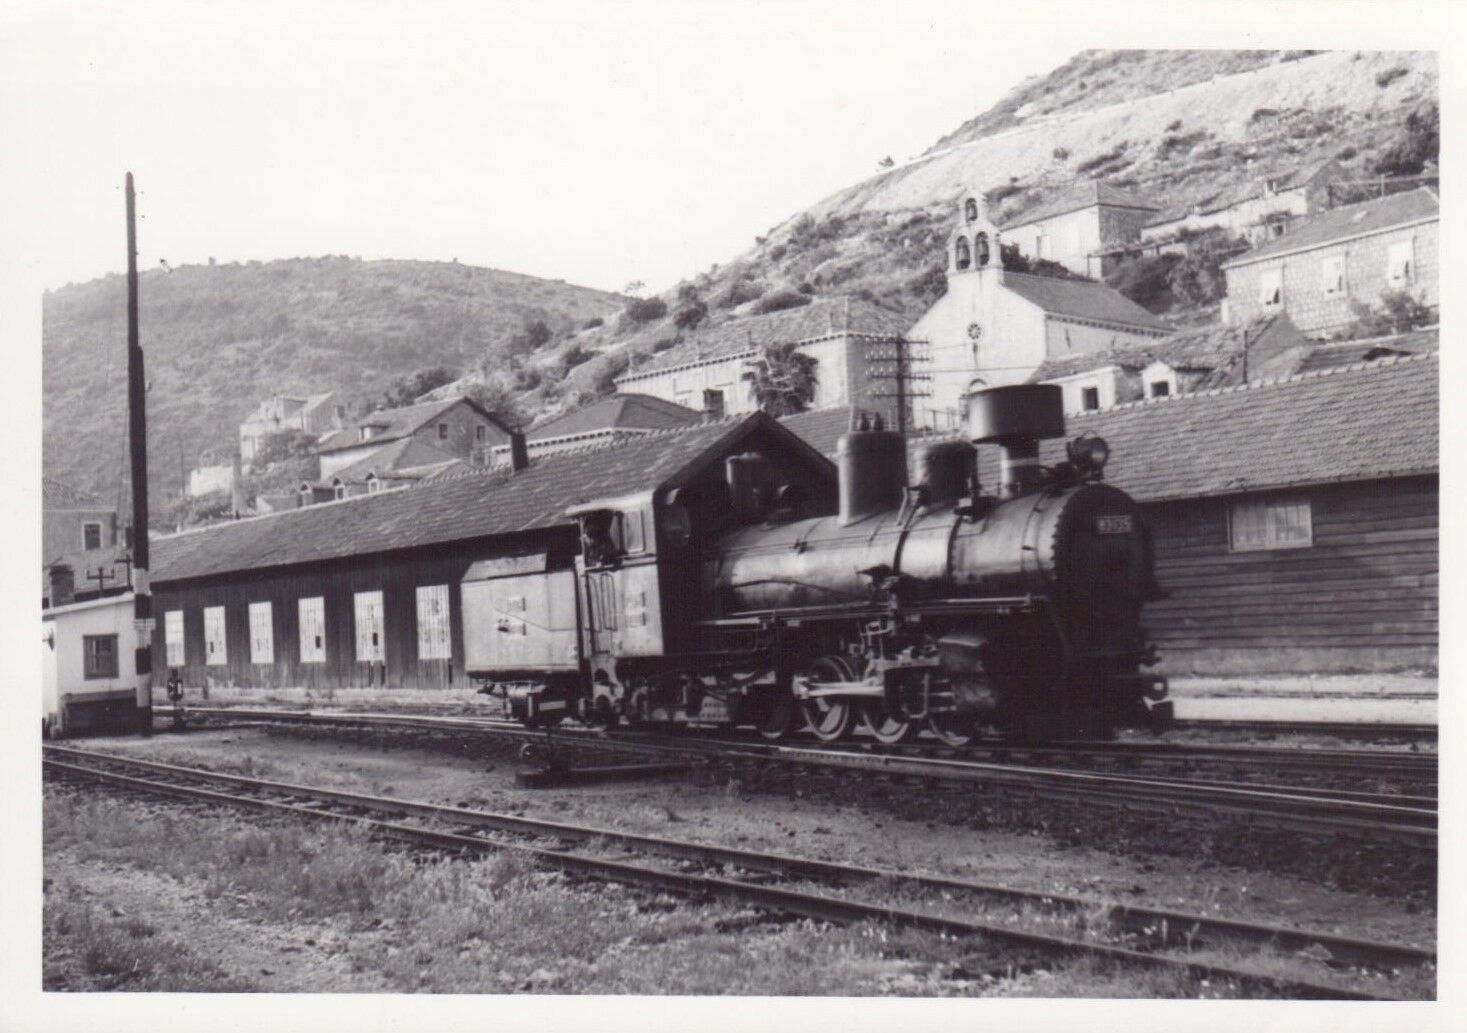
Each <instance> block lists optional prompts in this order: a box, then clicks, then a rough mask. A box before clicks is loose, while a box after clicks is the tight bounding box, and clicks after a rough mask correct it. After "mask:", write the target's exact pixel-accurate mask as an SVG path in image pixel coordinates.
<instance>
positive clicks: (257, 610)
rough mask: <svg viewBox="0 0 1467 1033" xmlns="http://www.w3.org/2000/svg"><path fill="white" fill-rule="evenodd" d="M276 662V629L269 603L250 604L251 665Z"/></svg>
mask: <svg viewBox="0 0 1467 1033" xmlns="http://www.w3.org/2000/svg"><path fill="white" fill-rule="evenodd" d="M274 662H275V627H274V622H273V620H272V619H271V612H270V604H269V603H250V663H252V664H273V663H274Z"/></svg>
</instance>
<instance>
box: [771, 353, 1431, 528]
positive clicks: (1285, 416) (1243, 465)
mask: <svg viewBox="0 0 1467 1033" xmlns="http://www.w3.org/2000/svg"><path fill="white" fill-rule="evenodd" d="M1437 386H1438V362H1437V357H1436V356H1435V355H1429V354H1423V355H1411V356H1406V357H1399V358H1388V359H1384V360H1381V361H1379V362H1374V363H1369V364H1360V365H1355V366H1352V367H1349V368H1347V369H1335V370H1330V371H1328V372H1320V373H1310V374H1306V375H1302V376H1293V377H1288V378H1285V379H1281V380H1273V381H1267V382H1264V383H1259V384H1253V385H1250V386H1247V387H1233V388H1224V389H1222V390H1218V391H1209V392H1205V393H1202V394H1192V395H1179V396H1176V397H1172V398H1164V399H1157V400H1153V401H1147V402H1134V403H1131V404H1129V405H1123V406H1119V407H1117V408H1114V409H1106V410H1103V411H1100V412H1094V413H1082V414H1077V415H1072V416H1069V417H1067V418H1066V430H1065V433H1066V436H1067V437H1068V438H1074V437H1076V436H1077V435H1080V434H1085V433H1090V434H1099V435H1100V436H1101V437H1103V438H1105V439H1106V441H1107V442H1108V443H1109V444H1110V448H1111V459H1110V463H1109V465H1108V466H1107V467H1106V472H1105V476H1106V480H1107V481H1110V482H1111V483H1113V484H1115V485H1116V486H1117V487H1120V488H1123V489H1124V490H1126V491H1127V492H1130V493H1131V494H1132V495H1133V496H1135V497H1136V498H1137V499H1139V500H1140V501H1142V502H1156V501H1161V500H1165V499H1182V498H1197V497H1202V496H1209V495H1228V494H1236V493H1240V492H1245V491H1260V490H1268V489H1274V488H1284V487H1288V486H1292V485H1302V484H1322V483H1329V482H1335V481H1352V480H1369V479H1374V478H1383V477H1397V476H1406V475H1410V474H1420V473H1434V472H1436V470H1437V466H1438V460H1437V441H1438V434H1439V428H1438V420H1437ZM782 422H783V423H784V425H785V426H786V427H788V428H789V429H790V430H793V431H794V432H795V433H797V434H799V435H800V436H801V437H803V438H805V440H806V441H808V442H809V443H810V444H811V446H812V447H814V448H817V449H819V450H821V451H822V452H824V453H825V454H827V455H834V453H835V443H836V439H837V438H838V437H839V436H840V435H841V434H844V433H845V431H846V429H847V427H848V425H849V410H846V409H826V410H822V411H819V412H809V413H801V414H799V415H798V416H791V417H788V418H787V419H785V420H783V421H782ZM933 440H941V439H940V438H929V439H920V438H919V439H915V440H914V441H913V445H914V447H918V446H920V445H922V444H924V443H925V441H933ZM1064 447H1065V439H1055V440H1052V441H1045V442H1042V443H1041V447H1040V458H1041V460H1042V461H1043V462H1044V463H1047V464H1049V463H1057V462H1060V461H1061V460H1063V459H1064ZM978 451H979V471H980V474H981V478H982V480H983V482H984V484H986V485H989V486H991V485H992V484H993V483H994V482H995V479H996V477H997V473H998V471H997V462H998V450H997V449H996V448H992V447H989V446H982V447H980V448H979V450H978ZM911 470H912V471H913V473H914V474H915V471H916V465H915V464H912V466H911Z"/></svg>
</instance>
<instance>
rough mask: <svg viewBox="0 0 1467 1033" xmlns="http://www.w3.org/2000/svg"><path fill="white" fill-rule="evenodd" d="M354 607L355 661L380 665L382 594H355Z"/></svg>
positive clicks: (381, 650) (381, 652) (377, 592)
mask: <svg viewBox="0 0 1467 1033" xmlns="http://www.w3.org/2000/svg"><path fill="white" fill-rule="evenodd" d="M353 601H354V603H355V607H356V623H357V659H358V660H360V661H362V662H364V663H381V662H382V659H383V657H384V656H385V653H384V651H383V644H382V636H383V632H384V630H385V629H384V627H383V621H382V592H381V591H380V590H379V591H376V592H357V593H356V594H355V596H354V599H353Z"/></svg>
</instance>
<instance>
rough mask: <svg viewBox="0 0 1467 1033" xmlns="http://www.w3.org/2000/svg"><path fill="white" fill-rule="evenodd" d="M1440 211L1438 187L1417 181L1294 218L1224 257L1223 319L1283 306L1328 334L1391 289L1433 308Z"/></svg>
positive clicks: (1311, 330) (1309, 329) (1302, 323)
mask: <svg viewBox="0 0 1467 1033" xmlns="http://www.w3.org/2000/svg"><path fill="white" fill-rule="evenodd" d="M1439 210H1440V205H1439V203H1438V200H1437V195H1436V193H1435V192H1434V191H1433V190H1431V189H1430V188H1429V187H1421V188H1420V189H1417V190H1411V191H1407V192H1404V193H1399V194H1391V195H1389V196H1387V197H1382V198H1377V199H1374V200H1370V201H1362V202H1361V203H1359V204H1351V205H1342V206H1340V207H1339V208H1332V209H1330V210H1329V211H1326V212H1322V213H1320V214H1318V215H1315V216H1312V217H1311V218H1308V219H1305V220H1302V221H1300V222H1298V223H1297V224H1296V225H1294V226H1292V227H1291V228H1290V229H1289V230H1288V232H1287V233H1285V234H1284V235H1283V236H1281V237H1279V238H1277V239H1276V240H1271V241H1269V242H1268V243H1266V244H1264V245H1262V246H1261V247H1257V248H1255V249H1253V250H1252V251H1248V252H1245V253H1244V254H1241V255H1239V256H1238V257H1236V258H1233V259H1231V260H1230V261H1228V262H1225V263H1224V264H1223V267H1222V268H1223V274H1224V275H1225V276H1226V277H1227V292H1228V293H1227V300H1226V301H1225V302H1224V315H1225V318H1226V319H1227V320H1228V321H1229V322H1233V323H1243V322H1248V321H1250V320H1252V319H1256V318H1257V317H1258V316H1260V315H1268V314H1270V313H1273V312H1280V311H1282V312H1287V313H1288V314H1289V317H1290V318H1291V319H1293V321H1294V323H1295V325H1297V326H1298V327H1299V329H1300V330H1303V331H1304V332H1305V333H1308V334H1313V335H1317V336H1327V335H1329V334H1330V333H1332V332H1335V331H1339V330H1342V329H1343V328H1345V327H1347V326H1349V324H1351V323H1352V322H1354V321H1355V319H1356V318H1358V309H1359V308H1361V307H1365V308H1371V309H1373V308H1378V307H1380V305H1381V303H1382V299H1383V297H1384V296H1385V295H1387V294H1390V293H1397V292H1404V293H1406V294H1408V295H1410V296H1411V297H1412V298H1414V299H1415V300H1416V301H1417V302H1419V303H1420V304H1422V305H1425V306H1427V307H1428V308H1435V307H1436V306H1437V304H1438V293H1437V237H1438V229H1437V226H1438V220H1439V218H1440V216H1439Z"/></svg>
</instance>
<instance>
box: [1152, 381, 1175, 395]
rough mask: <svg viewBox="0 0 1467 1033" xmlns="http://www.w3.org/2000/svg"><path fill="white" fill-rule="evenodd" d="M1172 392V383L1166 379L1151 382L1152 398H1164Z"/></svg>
mask: <svg viewBox="0 0 1467 1033" xmlns="http://www.w3.org/2000/svg"><path fill="white" fill-rule="evenodd" d="M1171 393H1172V385H1171V382H1170V381H1167V380H1154V381H1152V383H1151V397H1152V398H1166V397H1167V396H1168V395H1170V394H1171Z"/></svg>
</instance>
